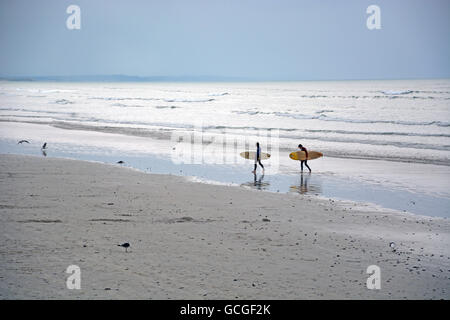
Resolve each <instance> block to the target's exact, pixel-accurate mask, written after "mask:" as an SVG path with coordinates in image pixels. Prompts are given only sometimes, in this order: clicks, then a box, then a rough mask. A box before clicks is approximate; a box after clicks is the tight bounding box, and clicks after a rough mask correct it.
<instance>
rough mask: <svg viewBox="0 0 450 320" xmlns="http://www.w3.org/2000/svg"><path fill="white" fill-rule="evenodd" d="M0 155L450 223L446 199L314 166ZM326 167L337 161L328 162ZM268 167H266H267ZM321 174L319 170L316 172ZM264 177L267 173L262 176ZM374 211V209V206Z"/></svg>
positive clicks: (96, 152) (72, 149) (23, 148)
mask: <svg viewBox="0 0 450 320" xmlns="http://www.w3.org/2000/svg"><path fill="white" fill-rule="evenodd" d="M0 152H1V153H12V154H29V155H37V156H42V157H58V158H71V159H79V160H88V161H100V162H104V163H110V164H117V162H118V161H124V164H117V165H121V166H126V167H131V168H135V169H138V170H141V171H143V172H148V173H156V174H173V175H178V176H184V177H187V178H188V180H191V181H197V182H203V183H214V184H224V185H232V186H241V187H245V188H251V189H256V190H261V191H269V192H281V193H291V194H295V195H298V196H299V197H301V196H319V197H325V198H333V199H339V200H350V201H356V202H359V203H363V205H364V206H369V207H370V208H372V209H379V208H380V207H382V208H389V209H394V210H400V211H407V212H411V213H416V214H420V215H427V216H439V217H450V197H448V196H439V195H438V194H437V193H431V194H427V193H424V192H414V191H410V190H408V189H407V188H404V187H401V186H395V185H389V184H387V183H386V184H383V183H380V182H375V181H371V182H370V180H368V181H364V180H362V179H358V178H355V177H350V176H345V175H339V174H334V173H331V172H327V171H323V170H320V169H317V170H316V168H315V167H318V165H316V166H315V165H314V164H315V163H316V162H311V163H310V166H311V167H312V168H313V169H314V170H315V171H314V172H313V173H307V172H304V173H300V172H299V170H295V169H296V168H295V167H294V170H292V168H290V170H281V171H279V172H277V173H276V174H270V173H267V174H264V175H263V174H262V172H261V170H260V169H259V168H258V172H257V174H256V175H255V174H252V173H251V170H252V169H253V168H252V165H253V164H252V162H248V164H247V165H244V166H237V165H212V164H184V163H174V162H173V161H172V160H171V158H170V157H168V156H167V155H158V154H154V153H139V152H134V153H126V152H122V151H120V150H111V149H108V148H103V147H101V146H98V147H86V146H82V145H76V144H66V145H64V146H61V145H60V144H58V143H56V144H53V143H49V144H48V149H47V150H46V151H45V152H43V151H42V150H41V149H40V148H39V145H33V146H30V145H19V144H17V142H15V141H12V140H5V139H0ZM327 160H329V161H333V160H337V161H339V159H333V158H331V159H327ZM348 161H351V162H353V165H354V166H358V162H365V161H367V160H347V165H349V166H352V163H351V162H350V163H348ZM266 165H267V164H266ZM319 168H320V166H319ZM297 169H298V168H297ZM267 171H269V170H267ZM373 205H376V206H373Z"/></svg>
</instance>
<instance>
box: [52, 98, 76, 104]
mask: <svg viewBox="0 0 450 320" xmlns="http://www.w3.org/2000/svg"><path fill="white" fill-rule="evenodd" d="M55 103H57V104H73V102H72V101H69V100H66V99H59V100H56V101H55Z"/></svg>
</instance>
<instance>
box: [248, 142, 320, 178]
mask: <svg viewBox="0 0 450 320" xmlns="http://www.w3.org/2000/svg"><path fill="white" fill-rule="evenodd" d="M298 148H299V149H300V151H305V154H306V159H308V150H306V148H305V147H304V146H302V145H301V144H299V145H298ZM306 159H305V160H300V168H301V169H302V172H303V163H305V166H306V167H307V168H308V170H309V172H311V168H310V167H309V166H308V160H306ZM255 168H256V164H255Z"/></svg>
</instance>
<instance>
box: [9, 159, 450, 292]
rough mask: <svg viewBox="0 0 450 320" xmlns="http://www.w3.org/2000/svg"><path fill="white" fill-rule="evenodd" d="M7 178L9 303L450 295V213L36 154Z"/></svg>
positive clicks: (12, 162)
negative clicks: (371, 280) (374, 281)
mask: <svg viewBox="0 0 450 320" xmlns="http://www.w3.org/2000/svg"><path fill="white" fill-rule="evenodd" d="M0 179H1V183H0V213H1V224H0V226H1V232H0V240H1V243H2V247H1V248H0V299H386V298H395V299H449V298H450V293H449V291H448V289H449V288H450V277H449V272H450V249H449V247H448V243H450V223H449V221H448V219H444V218H431V217H424V216H419V215H412V214H409V213H402V212H398V211H393V210H373V209H367V208H365V207H362V206H357V205H356V204H353V203H351V202H338V201H334V200H330V199H319V198H316V197H311V196H299V195H298V194H281V193H280V194H277V193H272V192H264V191H257V190H248V189H245V188H243V187H231V186H219V185H208V184H202V183H194V182H189V181H187V180H186V179H185V178H183V177H177V176H171V175H157V174H147V173H143V172H140V171H137V170H133V169H130V168H123V167H120V166H119V165H107V164H102V163H94V162H87V161H78V160H66V159H55V158H42V157H36V156H24V155H1V156H0ZM124 242H129V243H130V244H131V247H130V248H129V250H128V252H125V249H124V248H122V247H118V246H117V245H118V244H121V243H124ZM390 242H394V243H395V248H394V249H395V250H393V249H392V248H391V247H390V246H389V243H390ZM69 265H78V266H79V267H80V268H81V289H80V290H69V289H67V288H66V279H67V277H68V276H69V275H68V274H67V273H66V272H65V271H66V268H67V267H68V266H69ZM370 265H377V266H379V267H380V269H381V289H380V290H369V289H367V287H366V280H367V278H368V277H369V274H367V273H366V269H367V267H368V266H370Z"/></svg>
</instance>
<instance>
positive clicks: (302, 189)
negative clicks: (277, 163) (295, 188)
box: [299, 172, 309, 194]
mask: <svg viewBox="0 0 450 320" xmlns="http://www.w3.org/2000/svg"><path fill="white" fill-rule="evenodd" d="M308 178H309V174H308V175H307V176H305V178H304V180H303V172H302V173H301V174H300V188H299V192H300V193H301V194H304V193H307V192H308Z"/></svg>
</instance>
